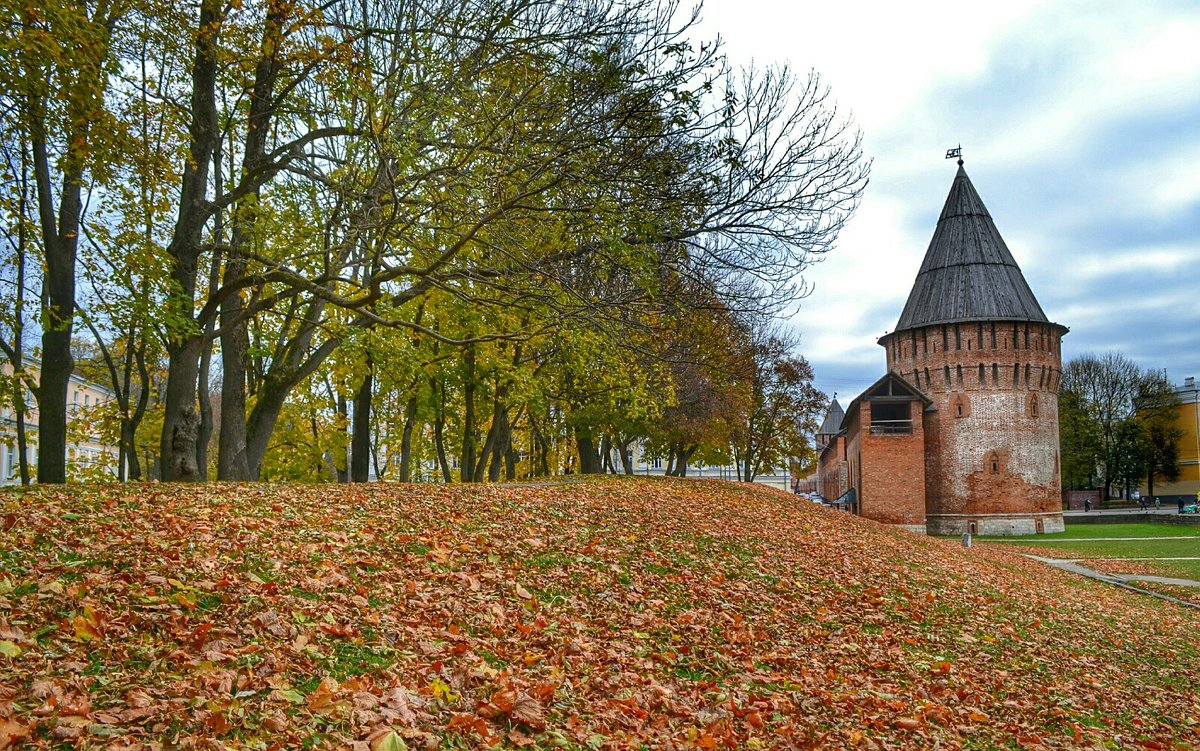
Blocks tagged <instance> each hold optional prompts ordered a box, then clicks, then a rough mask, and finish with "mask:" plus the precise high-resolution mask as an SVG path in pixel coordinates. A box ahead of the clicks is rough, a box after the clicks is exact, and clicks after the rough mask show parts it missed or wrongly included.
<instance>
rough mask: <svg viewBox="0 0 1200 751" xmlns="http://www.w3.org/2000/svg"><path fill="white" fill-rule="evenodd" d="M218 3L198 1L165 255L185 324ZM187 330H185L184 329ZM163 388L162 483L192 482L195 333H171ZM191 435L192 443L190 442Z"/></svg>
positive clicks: (203, 182) (189, 313) (211, 105)
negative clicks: (186, 137) (187, 115)
mask: <svg viewBox="0 0 1200 751" xmlns="http://www.w3.org/2000/svg"><path fill="white" fill-rule="evenodd" d="M222 7H223V4H222V2H221V1H220V0H201V3H200V14H199V18H198V20H197V25H196V29H197V32H196V35H195V44H196V56H195V59H194V62H193V65H192V92H191V93H192V95H191V113H192V117H191V122H190V123H189V126H188V130H189V132H190V133H191V143H190V145H189V155H188V158H187V159H185V160H184V165H183V179H182V182H181V188H180V194H179V215H178V217H177V219H176V222H175V229H174V232H173V234H172V238H171V243H170V245H168V246H167V256H168V257H169V258H170V259H171V269H170V271H171V280H172V282H173V283H174V286H175V289H174V290H173V294H172V295H171V299H170V300H169V302H168V305H169V306H170V307H171V308H172V311H171V312H172V313H173V314H174V315H176V316H178V317H179V318H181V319H183V320H184V322H185V324H190V323H191V322H192V321H193V320H194V316H195V313H194V312H193V308H194V305H195V295H196V264H197V261H198V259H199V256H200V239H201V236H202V233H203V230H204V225H205V223H206V221H207V218H208V216H210V209H209V207H208V205H207V200H206V195H207V190H208V170H209V164H210V161H211V159H212V154H213V150H214V149H215V148H216V145H217V142H218V140H219V138H220V130H219V127H218V124H217V109H216V93H215V92H216V78H217V48H218V41H219V34H220V29H221V21H222V15H221V13H222ZM185 331H186V328H185ZM169 336H170V343H169V344H168V346H167V363H168V365H167V388H166V394H165V396H164V403H163V431H162V437H161V439H160V441H159V463H160V468H159V470H160V473H161V476H162V479H163V480H167V481H171V480H177V481H196V480H199V479H200V474H199V471H198V468H197V466H196V432H197V431H196V428H197V427H198V426H197V425H196V423H198V422H199V420H198V418H197V416H196V378H197V375H198V371H199V368H198V362H199V359H200V341H199V338H198V337H197V336H196V335H194V334H189V333H182V334H180V333H178V332H169ZM189 436H190V438H189Z"/></svg>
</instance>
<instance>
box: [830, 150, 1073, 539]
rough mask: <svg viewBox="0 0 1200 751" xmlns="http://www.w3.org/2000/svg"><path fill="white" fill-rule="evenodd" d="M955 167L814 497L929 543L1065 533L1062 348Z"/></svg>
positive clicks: (1056, 328) (1060, 329)
mask: <svg viewBox="0 0 1200 751" xmlns="http://www.w3.org/2000/svg"><path fill="white" fill-rule="evenodd" d="M1066 333H1067V328H1066V327H1065V326H1062V325H1060V324H1057V323H1052V322H1050V320H1049V319H1048V318H1047V317H1046V315H1045V313H1043V312H1042V308H1041V306H1040V305H1039V304H1038V302H1037V299H1036V298H1035V297H1034V295H1033V292H1032V291H1031V290H1030V288H1029V285H1028V284H1027V283H1026V281H1025V278H1024V276H1023V275H1022V274H1021V270H1020V268H1018V266H1017V263H1016V261H1015V260H1014V259H1013V257H1012V254H1011V253H1010V252H1009V250H1008V247H1007V246H1006V245H1005V243H1004V240H1003V238H1001V237H1000V233H999V231H997V229H996V226H995V224H994V223H993V222H992V218H991V216H990V215H989V214H988V212H987V209H986V208H985V207H984V205H983V201H982V200H981V199H980V197H979V194H978V193H977V192H976V191H975V188H974V186H973V185H972V184H971V181H970V179H969V178H968V177H967V173H966V171H965V170H964V169H963V168H962V162H961V160H960V161H959V169H958V174H957V175H956V176H955V178H954V182H953V184H952V185H951V188H950V194H949V195H948V196H947V198H946V203H945V206H944V207H943V209H942V213H941V216H940V217H939V218H938V223H937V229H936V230H935V231H934V234H933V239H932V240H931V241H930V243H929V248H928V250H927V251H926V253H925V259H924V261H923V262H922V264H921V269H920V271H919V273H918V274H917V278H916V281H915V283H914V284H913V288H912V291H911V292H910V293H909V297H908V301H907V303H906V304H905V306H904V310H903V312H902V313H901V314H900V319H899V321H898V323H897V324H896V330H895V331H893V332H891V333H889V334H886V335H884V336H883V337H881V338H880V339H879V344H880V345H882V346H883V348H884V349H885V351H886V353H887V375H885V376H883V377H882V378H880V379H879V380H878V381H877V382H876V383H875V384H874V385H872V386H871V387H870V388H868V389H867V390H866V391H864V392H863V393H862V394H860V395H859V396H858V397H856V398H855V399H854V401H852V402H851V403H850V405H849V406H848V407H847V408H846V410H845V413H844V416H843V417H842V419H841V420H840V421H839V422H840V424H839V425H838V429H837V432H832V425H831V418H832V417H833V416H834V415H835V414H836V412H837V411H840V409H841V408H840V406H839V405H838V404H837V402H836V401H835V402H834V403H833V404H831V405H830V418H827V420H826V424H825V425H823V426H822V428H821V432H820V434H819V435H818V439H819V440H818V443H819V444H820V448H819V450H820V452H821V458H820V464H819V469H818V485H819V486H820V487H821V493H822V495H823V496H825V498H827V499H829V500H837V499H842V502H843V505H844V506H846V507H847V508H849V509H851V510H853V511H855V512H856V513H858V514H860V515H862V516H866V517H869V518H872V519H877V520H878V521H881V522H885V523H889V524H896V525H900V526H904V527H907V528H909V529H913V530H920V531H927V532H929V533H930V534H961V533H964V532H972V533H978V534H1035V533H1041V532H1054V531H1061V530H1062V529H1063V517H1062V510H1061V509H1062V506H1061V493H1060V485H1059V456H1058V451H1059V447H1058V384H1059V380H1060V378H1061V375H1062V350H1061V340H1062V336H1063V335H1064V334H1066Z"/></svg>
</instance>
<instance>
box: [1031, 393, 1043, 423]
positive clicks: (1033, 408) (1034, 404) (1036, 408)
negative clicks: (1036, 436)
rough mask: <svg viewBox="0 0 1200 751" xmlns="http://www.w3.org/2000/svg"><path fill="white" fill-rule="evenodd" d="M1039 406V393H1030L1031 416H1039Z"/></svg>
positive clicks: (1035, 417)
mask: <svg viewBox="0 0 1200 751" xmlns="http://www.w3.org/2000/svg"><path fill="white" fill-rule="evenodd" d="M1039 406H1040V405H1038V398H1037V394H1030V395H1029V416H1030V417H1032V418H1034V419H1035V420H1036V419H1037V417H1038V411H1039Z"/></svg>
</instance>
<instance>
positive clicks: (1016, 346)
mask: <svg viewBox="0 0 1200 751" xmlns="http://www.w3.org/2000/svg"><path fill="white" fill-rule="evenodd" d="M1017 333H1018V330H1017V324H1015V323H1014V324H1013V336H1012V344H1013V349H1020V348H1021V342H1020V341H1018V340H1017Z"/></svg>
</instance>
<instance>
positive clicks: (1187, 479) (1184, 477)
mask: <svg viewBox="0 0 1200 751" xmlns="http://www.w3.org/2000/svg"><path fill="white" fill-rule="evenodd" d="M1175 395H1176V396H1177V397H1179V406H1178V407H1177V408H1176V412H1175V427H1177V428H1179V430H1180V431H1181V432H1182V433H1183V437H1182V438H1180V439H1179V479H1178V480H1175V481H1174V482H1162V481H1160V480H1155V481H1154V495H1156V496H1158V497H1159V498H1163V499H1170V500H1174V498H1175V497H1176V496H1183V497H1185V498H1188V499H1194V498H1195V497H1196V493H1197V492H1200V389H1198V388H1197V387H1196V378H1195V376H1189V377H1188V378H1185V379H1183V384H1182V385H1180V386H1177V387H1175ZM1140 491H1141V493H1142V495H1148V494H1149V489H1148V488H1147V487H1146V485H1145V484H1143V485H1142V486H1141V488H1140Z"/></svg>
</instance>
